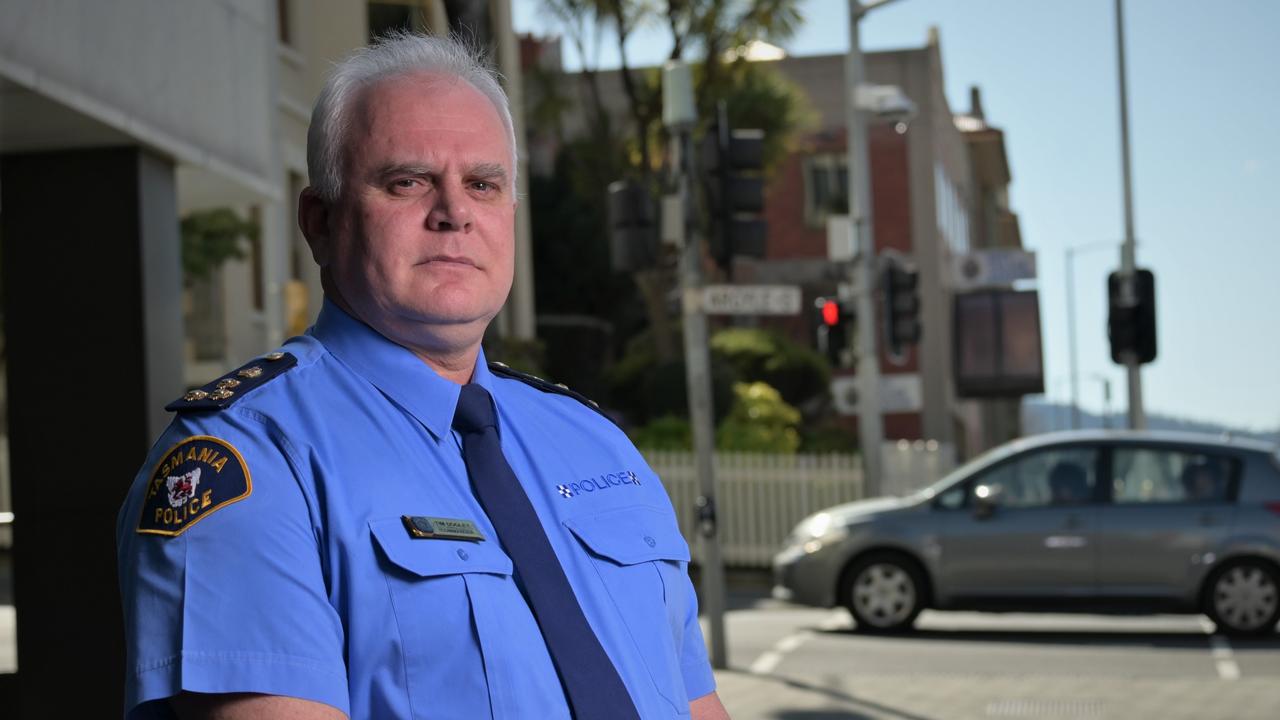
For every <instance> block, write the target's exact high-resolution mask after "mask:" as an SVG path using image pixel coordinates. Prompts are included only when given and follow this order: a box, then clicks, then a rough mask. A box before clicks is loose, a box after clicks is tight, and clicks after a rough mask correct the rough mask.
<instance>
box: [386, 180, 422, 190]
mask: <svg viewBox="0 0 1280 720" xmlns="http://www.w3.org/2000/svg"><path fill="white" fill-rule="evenodd" d="M422 186H423V182H422V180H421V179H420V178H399V179H397V180H393V181H391V187H392V188H393V189H395V190H415V189H417V188H419V187H422Z"/></svg>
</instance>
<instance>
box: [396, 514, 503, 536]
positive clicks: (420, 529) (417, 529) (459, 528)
mask: <svg viewBox="0 0 1280 720" xmlns="http://www.w3.org/2000/svg"><path fill="white" fill-rule="evenodd" d="M400 519H401V520H403V521H404V528H405V530H408V531H409V536H410V537H414V538H418V539H421V540H484V535H481V534H480V529H479V528H477V527H476V524H475V523H473V522H471V521H470V520H455V519H453V518H437V517H423V516H421V515H401V516H400Z"/></svg>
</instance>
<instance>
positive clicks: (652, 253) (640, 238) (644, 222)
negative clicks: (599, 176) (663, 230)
mask: <svg viewBox="0 0 1280 720" xmlns="http://www.w3.org/2000/svg"><path fill="white" fill-rule="evenodd" d="M609 250H610V262H611V264H612V266H613V269H614V271H615V272H632V271H635V270H643V269H644V268H647V267H651V266H652V265H653V264H654V262H655V261H656V259H657V254H658V223H657V212H656V211H655V209H654V202H653V198H652V197H651V196H650V195H649V192H648V190H646V189H645V187H644V186H643V185H641V184H639V183H636V182H630V181H626V180H619V181H617V182H613V183H610V184H609Z"/></svg>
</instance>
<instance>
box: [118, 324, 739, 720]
mask: <svg viewBox="0 0 1280 720" xmlns="http://www.w3.org/2000/svg"><path fill="white" fill-rule="evenodd" d="M282 350H283V351H285V352H288V353H290V354H291V355H292V356H293V357H296V359H297V365H296V366H295V367H293V368H292V369H290V370H288V371H287V372H285V373H283V374H282V375H280V376H279V377H276V378H274V379H271V380H270V381H269V382H265V383H263V384H261V385H260V386H258V387H254V388H252V389H250V390H249V391H248V392H247V393H246V394H244V395H243V396H242V397H240V398H236V399H235V401H234V403H233V404H231V405H230V406H229V407H226V408H225V409H222V410H218V411H213V412H184V413H182V414H180V415H179V416H178V417H177V418H175V420H174V421H173V423H172V425H170V427H169V428H168V430H166V432H165V433H164V435H163V436H162V437H161V438H160V440H159V441H158V442H157V443H156V445H155V447H154V448H153V449H152V451H151V453H150V455H149V457H148V458H147V462H146V464H145V465H144V467H143V468H142V470H141V471H140V473H139V475H138V477H137V478H136V479H135V481H134V484H133V487H132V489H131V490H130V493H129V496H128V498H127V500H126V501H125V504H124V507H123V508H122V509H121V512H120V517H119V521H118V528H117V539H118V543H119V566H120V584H121V589H122V594H123V603H124V612H125V627H126V635H127V646H128V668H127V680H126V712H127V716H128V717H129V718H145V717H167V716H169V715H168V709H167V707H166V704H165V703H154V702H149V701H153V700H156V699H159V698H166V697H169V696H172V695H174V694H177V693H178V692H180V691H182V690H188V691H193V692H201V693H227V692H255V693H267V694H273V695H287V696H293V697H299V698H306V699H309V700H315V701H319V702H322V703H326V704H328V705H332V706H334V707H336V708H339V709H341V710H343V711H344V712H347V713H348V714H349V715H350V716H351V717H353V718H481V717H485V718H488V717H492V718H538V719H540V720H541V719H543V718H567V717H569V710H568V707H567V705H566V700H565V696H564V692H563V690H562V688H561V686H560V682H559V679H558V677H557V675H556V672H555V669H554V667H553V666H552V662H551V659H550V656H549V655H548V652H547V649H546V645H545V643H544V641H543V639H542V636H541V634H540V633H539V630H538V626H537V623H536V622H535V620H534V618H533V615H532V613H531V611H530V609H529V606H528V604H527V603H526V601H525V599H524V597H523V596H522V595H521V593H520V590H519V588H518V586H517V582H516V579H515V578H514V577H513V569H512V563H511V560H510V558H509V557H508V556H507V554H506V553H505V552H504V551H503V548H502V546H501V544H500V543H499V542H498V540H497V535H496V533H495V532H494V530H493V526H492V525H491V524H490V522H489V520H488V519H487V518H486V516H485V514H484V511H483V510H482V509H481V507H480V505H479V503H478V502H477V501H476V499H475V497H474V495H473V494H472V491H471V488H470V484H469V481H468V479H467V472H466V468H465V466H464V464H463V461H462V455H461V442H460V439H459V438H458V437H457V434H456V433H454V432H453V431H452V429H451V422H452V419H453V412H454V406H455V404H456V402H457V399H458V392H459V386H458V385H456V384H454V383H451V382H449V381H448V380H445V379H444V378H442V377H440V376H439V375H437V374H436V373H435V372H433V371H432V370H431V369H430V368H429V367H428V366H427V365H426V364H425V363H423V362H422V361H421V360H420V359H419V358H417V357H416V356H415V355H413V354H412V353H411V352H409V351H408V350H406V349H404V348H402V347H400V346H399V345H396V344H394V343H392V342H391V341H389V340H387V339H386V338H384V337H382V336H381V335H379V334H378V333H377V332H375V331H374V330H372V329H371V328H369V327H368V326H366V325H364V324H363V323H361V322H359V321H357V320H355V319H354V318H352V317H351V316H349V315H347V314H346V313H345V312H343V311H342V310H340V309H339V308H338V307H337V306H335V305H333V304H330V303H328V302H326V303H325V306H324V308H323V310H322V312H321V314H320V317H319V319H318V320H317V323H316V325H315V326H314V327H313V328H311V330H309V331H308V335H306V336H303V337H299V338H294V339H293V340H290V341H289V342H288V343H287V344H286V345H285V347H284V348H282ZM224 382H225V381H224ZM472 382H477V383H480V384H481V385H483V386H484V387H485V388H486V389H487V390H488V391H489V393H490V394H491V395H492V396H493V398H494V402H495V404H496V406H497V411H498V421H499V432H500V434H501V441H502V447H503V452H504V454H505V455H506V458H507V460H508V462H509V463H510V465H511V467H512V469H513V470H514V471H515V473H516V475H517V476H518V477H519V479H520V482H521V484H522V485H523V486H524V488H525V491H526V492H527V493H528V495H529V499H530V500H531V501H532V503H533V505H534V507H535V508H536V509H537V511H538V515H539V517H540V518H541V520H542V523H543V527H544V529H545V530H546V533H547V537H548V539H549V540H550V542H551V545H552V547H553V548H554V550H555V552H556V554H557V556H558V557H559V558H560V562H561V564H562V565H563V566H564V569H565V573H566V575H567V576H568V578H569V581H570V583H571V584H572V586H573V590H574V592H575V594H576V595H577V597H578V600H579V602H580V603H581V605H582V609H583V611H584V612H585V614H586V617H587V619H588V621H589V622H590V624H591V627H592V628H593V629H594V630H595V632H596V634H597V635H598V636H599V638H600V640H601V644H602V645H603V646H604V648H605V651H606V652H607V653H608V655H609V657H610V659H611V660H612V661H613V663H614V665H615V666H616V667H617V669H618V672H619V674H620V675H621V677H622V680H623V682H624V683H625V684H626V686H627V690H628V691H629V692H630V694H631V697H632V699H633V700H634V702H635V705H636V708H637V709H638V710H639V713H640V716H641V717H643V718H672V717H682V716H687V715H688V713H689V701H690V699H693V698H697V697H701V696H703V695H706V694H707V693H710V692H712V691H713V690H714V687H715V684H714V679H713V677H712V674H711V670H710V666H709V664H708V662H707V657H706V649H705V645H704V644H703V639H702V632H701V629H700V627H699V625H698V613H697V603H696V600H695V597H694V592H693V588H692V585H691V583H690V581H689V577H688V574H687V566H688V561H689V548H688V546H687V545H686V543H685V541H684V539H683V538H682V537H681V535H680V531H679V529H678V527H677V524H676V519H675V516H674V513H673V511H672V508H671V504H670V501H669V499H668V497H667V494H666V492H665V490H664V489H663V487H662V485H661V483H660V482H659V480H658V478H657V477H656V476H655V474H654V473H653V471H652V470H651V469H650V468H649V467H648V465H647V464H646V463H645V462H644V460H643V459H642V457H641V456H640V454H639V452H637V451H636V449H635V447H634V446H633V445H632V444H631V443H630V441H629V440H628V439H627V437H626V436H625V435H624V434H623V433H622V432H621V431H620V430H619V429H618V428H616V427H615V426H614V425H613V424H612V423H610V422H609V421H608V420H607V419H606V418H604V417H602V416H601V415H599V414H598V413H596V412H595V411H593V410H592V409H590V408H589V407H587V406H586V405H584V404H582V403H581V402H579V401H578V400H576V399H574V398H572V397H567V396H564V395H560V394H555V393H550V392H546V391H544V390H541V389H539V388H537V387H534V386H532V385H530V384H528V383H526V382H522V381H520V380H517V379H511V378H507V377H502V376H497V375H494V374H493V373H491V372H490V370H489V368H488V367H487V365H486V363H485V361H484V356H483V353H482V354H481V356H480V358H479V360H478V362H477V364H476V368H475V371H474V376H473V378H472ZM229 392H232V393H234V392H235V389H234V388H231V389H230V390H229ZM403 516H422V517H428V518H439V519H445V520H454V521H462V523H463V524H462V525H461V527H468V526H467V525H466V523H473V524H474V528H475V529H476V530H477V531H478V532H479V534H480V535H481V536H483V539H481V540H475V539H463V538H459V537H450V536H443V537H440V536H437V537H429V538H421V537H414V536H413V535H412V534H411V533H410V532H409V530H408V528H407V527H406V523H405V522H403V520H402V518H403ZM453 527H460V526H456V525H455V526H453Z"/></svg>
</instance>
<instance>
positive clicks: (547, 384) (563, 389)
mask: <svg viewBox="0 0 1280 720" xmlns="http://www.w3.org/2000/svg"><path fill="white" fill-rule="evenodd" d="M489 372H491V373H493V374H494V375H500V376H502V377H505V378H511V379H512V380H519V381H520V382H522V383H524V384H526V385H532V386H533V387H535V388H537V389H539V390H541V391H542V392H549V393H555V394H557V395H564V396H566V397H571V398H573V399H574V400H577V401H578V402H580V403H582V404H583V405H586V406H587V407H589V408H591V409H592V410H595V411H596V412H598V413H600V414H601V415H602V416H604V418H605V419H606V420H608V421H609V422H611V423H613V424H614V425H617V424H618V423H617V422H616V421H614V419H613V418H611V417H609V416H608V415H606V414H605V411H604V410H601V409H600V403H597V402H596V401H595V400H592V399H591V398H589V397H587V396H586V395H583V394H582V393H578V392H574V391H573V390H570V389H569V387H568V386H567V385H563V384H561V383H553V382H551V381H549V380H543V379H542V378H540V377H538V376H537V375H530V374H529V373H523V372H520V371H519V370H512V369H511V368H510V367H507V366H506V365H504V364H503V363H500V362H491V363H489Z"/></svg>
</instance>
